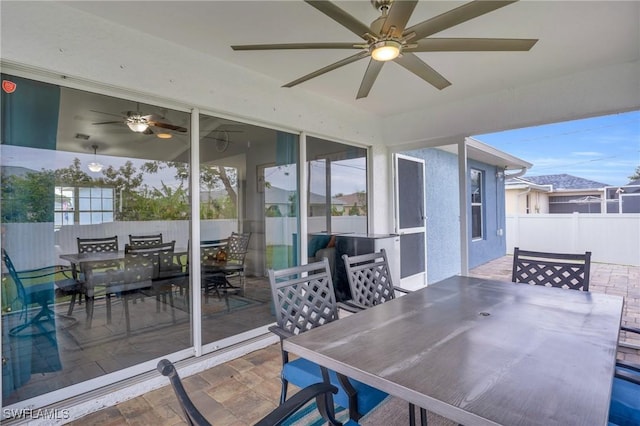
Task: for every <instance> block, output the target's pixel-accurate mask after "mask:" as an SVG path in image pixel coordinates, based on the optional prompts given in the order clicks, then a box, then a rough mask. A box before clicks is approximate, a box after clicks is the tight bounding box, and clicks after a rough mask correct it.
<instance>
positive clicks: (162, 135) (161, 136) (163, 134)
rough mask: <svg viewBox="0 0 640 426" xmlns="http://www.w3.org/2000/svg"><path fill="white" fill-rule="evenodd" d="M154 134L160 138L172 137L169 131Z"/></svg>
mask: <svg viewBox="0 0 640 426" xmlns="http://www.w3.org/2000/svg"><path fill="white" fill-rule="evenodd" d="M156 136H157V137H159V138H160V139H171V138H172V137H173V135H172V134H171V133H156Z"/></svg>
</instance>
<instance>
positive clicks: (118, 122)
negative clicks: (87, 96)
mask: <svg viewBox="0 0 640 426" xmlns="http://www.w3.org/2000/svg"><path fill="white" fill-rule="evenodd" d="M91 124H95V125H98V124H124V123H123V122H122V120H120V121H103V122H101V123H91Z"/></svg>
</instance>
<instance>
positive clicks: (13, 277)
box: [2, 249, 27, 308]
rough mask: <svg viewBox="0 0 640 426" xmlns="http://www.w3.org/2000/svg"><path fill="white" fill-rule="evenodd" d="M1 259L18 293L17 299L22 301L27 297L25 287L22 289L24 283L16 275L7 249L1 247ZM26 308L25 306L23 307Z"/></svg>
mask: <svg viewBox="0 0 640 426" xmlns="http://www.w3.org/2000/svg"><path fill="white" fill-rule="evenodd" d="M2 261H3V262H4V264H5V266H6V267H7V271H8V272H9V276H10V277H11V280H12V281H13V283H14V284H15V286H16V292H17V293H18V294H17V296H18V299H20V300H22V301H24V300H26V298H27V295H26V292H25V289H24V285H23V284H22V280H21V279H20V276H19V275H18V272H17V271H16V268H15V266H13V262H12V261H11V258H10V257H9V253H7V251H6V250H5V249H2ZM25 308H26V307H25Z"/></svg>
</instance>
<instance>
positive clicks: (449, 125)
mask: <svg viewBox="0 0 640 426" xmlns="http://www.w3.org/2000/svg"><path fill="white" fill-rule="evenodd" d="M29 3H31V4H32V2H3V5H2V8H3V10H2V12H3V13H2V20H3V27H5V28H8V29H7V30H5V29H3V50H4V52H3V59H9V60H15V61H17V62H19V63H26V64H33V65H35V66H43V67H45V68H49V69H52V70H56V71H60V72H68V73H69V74H70V75H80V76H83V74H84V75H86V76H87V78H91V79H94V80H97V81H106V82H107V83H108V84H114V85H118V86H121V87H129V88H133V87H136V88H139V90H140V91H141V92H143V93H153V94H157V95H158V96H167V97H168V98H169V99H179V98H180V96H182V97H183V99H191V101H192V102H194V103H195V104H196V105H198V104H201V105H205V104H209V105H212V104H214V103H215V104H217V105H219V108H220V109H221V110H222V111H226V112H228V113H230V114H232V116H233V115H235V114H238V113H240V114H241V115H240V116H247V117H255V118H257V119H259V120H264V121H265V122H267V123H269V122H272V123H277V124H282V125H286V126H291V127H293V128H302V129H307V130H309V131H316V132H319V133H320V134H327V135H330V134H331V133H335V132H337V131H339V132H340V137H344V138H345V140H354V141H359V142H363V143H377V142H379V141H383V142H384V143H385V144H387V145H393V146H396V147H397V148H396V149H401V148H409V147H413V146H427V145H429V144H431V145H437V144H440V143H442V144H447V143H457V142H459V141H460V140H462V138H464V137H466V136H470V135H474V134H481V133H486V132H491V131H499V130H504V129H510V128H516V127H523V126H528V125H536V124H543V123H549V122H554V121H563V120H570V119H577V118H584V117H587V116H594V115H600V114H607V113H614V112H620V111H626V110H631V109H637V108H640V77H639V75H640V72H639V70H640V41H639V40H640V2H638V1H536V0H521V1H519V2H516V3H514V4H511V5H508V6H506V7H503V8H500V9H498V10H496V11H493V12H491V13H488V14H486V15H483V16H480V17H477V18H475V19H472V20H470V21H467V22H464V23H462V24H460V25H456V26H454V27H452V28H450V29H447V30H444V31H442V32H440V33H437V34H435V35H434V37H473V38H476V37H496V38H534V39H539V41H538V42H537V44H536V45H535V46H533V48H532V49H531V50H530V51H529V52H453V53H451V52H450V53H445V52H436V53H419V54H417V55H418V56H419V57H420V58H421V59H423V60H424V61H425V62H427V63H428V64H429V65H431V66H432V67H433V68H434V69H435V70H437V71H438V72H439V73H440V74H442V75H443V76H444V77H445V78H447V79H448V80H449V81H450V82H451V83H452V85H451V86H449V87H447V88H445V89H443V90H438V89H435V88H434V87H433V86H431V85H430V84H428V83H426V82H425V81H423V80H421V79H420V78H418V77H416V76H415V75H413V74H411V73H409V72H408V71H407V70H406V69H404V68H402V67H400V66H399V65H397V64H395V63H389V64H386V65H385V66H384V68H383V69H382V71H381V73H380V75H379V77H378V79H377V80H376V82H375V84H374V85H373V88H372V90H371V92H370V93H369V95H368V97H366V98H364V99H358V100H356V92H357V90H358V87H359V85H360V82H361V80H362V77H363V74H364V72H365V69H366V67H367V64H368V60H367V59H363V60H360V61H358V62H355V63H352V64H349V65H347V66H344V67H341V68H339V69H337V70H334V71H331V72H329V73H326V74H323V75H321V76H319V77H317V78H314V79H311V80H309V81H307V82H304V83H302V84H300V85H298V86H295V87H293V88H280V86H282V85H283V84H286V83H288V82H290V81H292V80H294V79H296V78H298V77H301V76H303V75H305V74H307V73H309V72H312V71H314V70H317V69H319V68H321V67H323V66H326V65H328V64H331V63H334V62H336V61H338V60H340V59H343V58H345V57H347V56H350V55H351V54H352V53H353V52H351V51H345V50H313V51H309V50H295V51H291V50H289V51H282V50H276V51H249V52H239V51H233V50H232V49H231V48H230V46H231V45H237V44H253V43H258V44H259V43H296V42H298V43H300V42H319V41H325V42H337V41H343V42H351V41H353V42H358V41H359V40H358V37H357V36H355V35H354V34H353V33H351V32H350V31H349V30H347V29H345V28H344V27H342V26H341V25H339V24H337V23H336V22H334V21H332V20H331V19H329V18H328V17H327V16H326V15H324V14H323V13H321V12H319V11H318V10H316V9H315V8H313V7H311V6H309V5H308V4H306V3H304V2H303V1H270V0H262V1H193V2H184V1H157V2H156V1H127V2H119V1H68V2H44V3H41V4H39V6H37V8H38V11H39V10H41V9H43V10H47V11H46V12H45V11H42V12H41V13H42V17H35V18H34V17H32V16H33V15H34V13H36V12H38V11H36V10H35V6H30V5H29ZM46 3H48V4H49V5H52V4H54V5H52V6H47V9H45V6H44V4H46ZM335 3H336V4H337V5H338V6H339V7H340V8H342V9H344V10H345V11H347V12H348V13H349V14H351V15H353V16H354V17H356V18H357V19H358V20H360V21H361V22H363V23H365V24H367V25H369V23H370V22H371V21H373V20H374V19H375V18H376V17H378V16H379V14H378V12H377V11H376V10H375V9H374V8H373V7H372V6H371V4H370V2H369V1H366V0H360V1H336V2H335ZM465 3H466V2H461V1H420V2H419V3H418V4H417V6H416V8H415V11H414V13H413V14H412V16H411V19H410V20H409V23H408V24H409V25H413V24H415V23H418V22H422V21H424V20H427V19H429V18H431V17H434V16H437V15H439V14H441V13H443V12H446V11H448V10H450V9H453V8H455V7H457V6H460V5H463V4H465ZM18 4H19V5H18ZM56 6H57V7H56ZM14 8H15V11H14V10H13V9H14ZM49 9H50V10H49ZM10 12H14V13H10ZM45 15H46V17H45ZM52 15H55V16H52ZM48 18H50V19H48ZM29 20H32V21H33V22H30V23H27V24H18V23H19V22H27V21H29ZM47 20H48V21H49V22H47ZM18 25H23V27H26V28H28V33H27V32H23V30H22V29H20V28H18ZM52 28H55V30H52ZM5 31H8V32H9V34H10V35H11V34H15V36H14V40H12V42H8V43H7V42H5V39H7V40H8V38H7V37H6V36H5ZM24 31H27V30H24ZM52 31H55V34H56V35H55V36H53V35H52ZM87 31H89V33H87ZM101 31H110V33H109V34H106V35H105V34H104V33H102V32H101ZM16 38H18V39H20V40H21V43H17V42H16V40H15V39H16ZM24 46H26V47H27V49H30V51H27V50H25V48H24ZM56 54H57V57H56ZM91 55H92V56H93V57H92V56H91ZM196 57H197V58H201V59H200V60H199V62H197V63H199V64H200V67H202V69H195V68H194V67H193V64H185V65H182V68H183V69H182V70H180V69H179V68H180V65H181V64H182V63H183V61H185V58H187V59H191V58H196ZM136 58H137V60H138V63H134V61H135V60H136ZM202 58H208V59H204V60H202ZM118 64H121V65H120V69H118ZM215 64H218V66H215ZM234 70H235V71H234ZM180 72H181V73H182V75H180V74H179V73H180ZM234 74H235V75H234ZM252 76H253V77H252ZM104 77H106V78H104ZM170 78H171V80H169V79H170ZM207 78H208V80H207ZM212 79H217V80H219V81H218V82H215V83H214V82H213V81H212ZM167 81H169V82H170V83H167ZM204 81H206V84H207V85H208V86H207V88H206V89H205V90H200V91H198V90H197V87H198V83H201V82H204ZM189 84H190V85H191V87H189V88H188V89H187V88H186V86H187V85H189ZM182 86H185V89H184V90H182V92H180V89H181V88H182ZM200 87H202V86H200ZM160 88H161V89H160ZM194 88H195V89H194ZM225 91H226V92H225ZM243 91H244V93H243ZM251 92H253V93H256V94H257V95H256V96H258V98H259V99H260V100H259V101H258V100H255V99H254V105H255V104H257V103H266V104H267V105H260V106H258V107H255V106H250V107H248V106H249V105H250V103H251V100H250V99H248V98H247V97H246V96H247V95H246V93H251ZM232 94H235V97H234V96H232ZM267 96H268V97H267ZM214 98H215V99H214ZM292 100H293V101H292ZM305 100H309V102H307V104H309V105H311V104H312V103H313V104H314V105H322V106H320V107H317V108H316V107H315V106H314V107H311V106H309V107H308V108H307V107H306V105H305ZM214 101H215V102H214ZM290 101H291V102H290ZM283 102H284V103H283ZM287 102H289V104H286V103H287ZM291 105H294V107H291ZM296 105H305V107H304V108H299V107H298V109H299V110H300V111H296ZM286 108H288V110H287V111H285V112H283V111H284V109H286ZM331 109H333V111H331V112H327V114H326V115H324V112H323V111H329V110H331ZM319 112H320V113H319ZM330 114H332V115H333V117H328V115H330ZM321 115H322V116H321ZM336 117H337V119H336ZM347 120H349V121H350V122H347ZM328 121H331V126H333V127H334V128H333V129H331V130H330V131H327V133H324V131H325V129H328V128H329V125H328ZM341 121H345V123H342V122H341ZM336 123H337V125H336ZM336 129H338V130H336ZM350 132H351V133H350Z"/></svg>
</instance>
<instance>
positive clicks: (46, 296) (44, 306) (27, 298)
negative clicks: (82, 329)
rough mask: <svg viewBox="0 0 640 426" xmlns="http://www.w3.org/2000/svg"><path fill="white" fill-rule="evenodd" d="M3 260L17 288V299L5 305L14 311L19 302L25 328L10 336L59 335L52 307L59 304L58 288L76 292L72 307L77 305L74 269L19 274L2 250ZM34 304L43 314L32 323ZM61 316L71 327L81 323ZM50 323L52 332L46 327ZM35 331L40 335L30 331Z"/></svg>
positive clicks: (54, 267)
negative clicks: (56, 330)
mask: <svg viewBox="0 0 640 426" xmlns="http://www.w3.org/2000/svg"><path fill="white" fill-rule="evenodd" d="M2 260H3V262H4V264H5V266H6V268H7V271H8V273H9V276H10V277H11V280H12V281H13V283H14V285H15V298H14V299H13V300H9V299H5V301H4V304H6V306H8V307H11V306H12V305H13V304H14V302H19V303H20V305H21V313H20V317H21V318H23V319H22V321H23V322H22V324H20V325H17V326H15V327H13V328H12V329H11V330H9V334H10V335H11V336H20V337H28V336H35V335H40V334H48V333H52V332H55V322H54V320H55V317H56V314H55V312H54V311H53V310H52V309H51V308H50V307H49V304H51V303H55V289H56V288H57V289H60V290H62V291H64V292H73V293H72V294H73V299H72V302H71V303H73V302H74V301H75V296H76V294H77V289H78V283H77V281H76V280H75V279H74V278H73V276H72V273H71V269H70V268H68V267H65V266H60V265H53V266H47V267H44V268H38V269H30V270H23V271H16V268H15V267H14V265H13V262H12V261H11V258H10V257H9V254H8V253H7V251H6V250H5V249H2ZM7 300H9V301H7ZM33 304H37V305H39V306H40V310H39V311H38V313H37V314H36V315H34V316H33V317H31V319H29V318H28V308H29V306H30V305H33ZM58 316H59V317H62V318H64V319H65V320H66V321H67V322H68V324H67V325H66V326H67V327H69V326H71V325H73V324H75V323H76V322H77V320H76V319H75V318H73V317H70V316H68V315H58ZM47 323H49V324H50V326H49V328H47V327H46V326H45V324H47ZM34 327H35V328H37V329H38V331H36V332H33V331H31V332H29V331H28V329H30V328H34Z"/></svg>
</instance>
